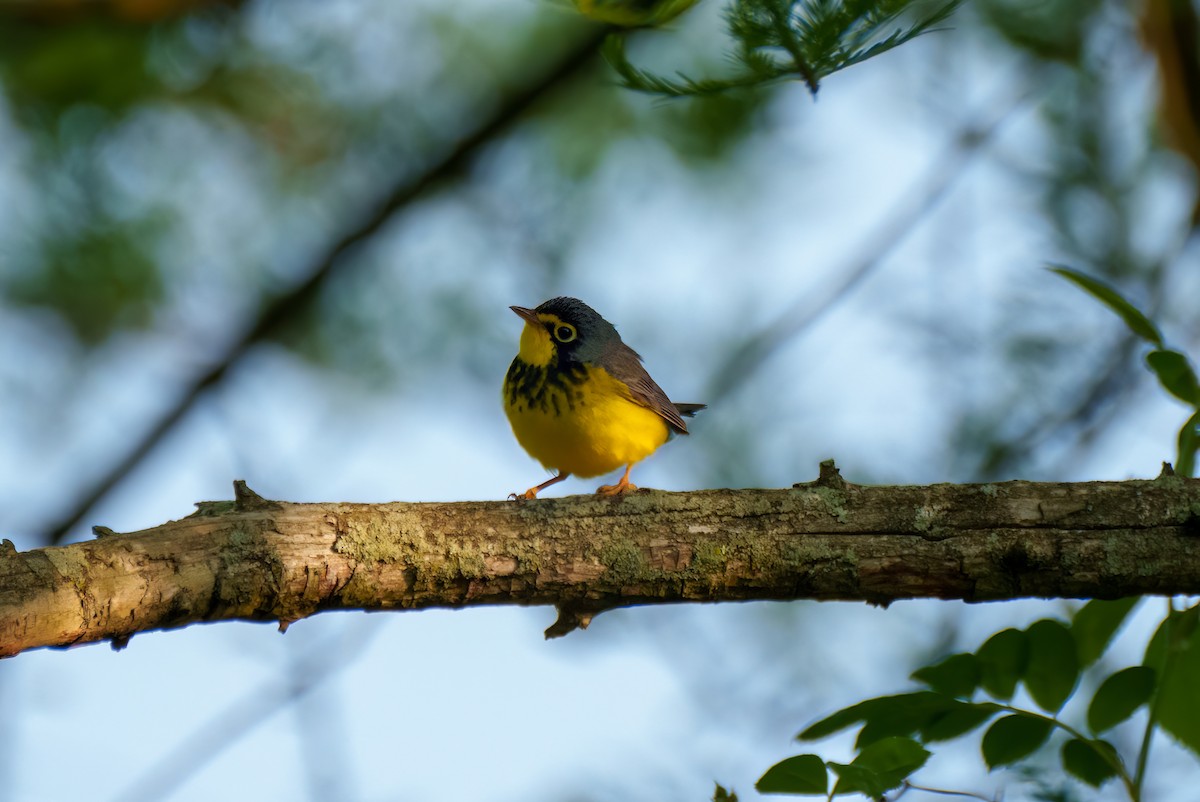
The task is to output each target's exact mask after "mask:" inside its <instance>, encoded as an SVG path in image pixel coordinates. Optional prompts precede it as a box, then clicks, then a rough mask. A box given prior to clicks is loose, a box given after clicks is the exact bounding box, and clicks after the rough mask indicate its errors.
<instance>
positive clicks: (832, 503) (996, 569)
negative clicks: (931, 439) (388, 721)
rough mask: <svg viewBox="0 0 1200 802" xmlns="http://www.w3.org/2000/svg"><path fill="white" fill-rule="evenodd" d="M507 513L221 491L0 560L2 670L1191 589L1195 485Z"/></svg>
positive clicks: (689, 498)
mask: <svg viewBox="0 0 1200 802" xmlns="http://www.w3.org/2000/svg"><path fill="white" fill-rule="evenodd" d="M823 467H824V468H825V470H823V471H822V477H821V478H820V479H819V480H817V481H816V482H813V483H811V484H804V485H797V486H795V487H793V488H791V489H786V490H710V491H700V492H694V493H662V492H640V493H635V494H632V495H629V496H625V497H621V498H616V499H600V498H597V497H591V496H575V497H570V498H563V499H545V500H537V501H532V502H525V503H515V502H458V503H427V504H411V503H393V504H292V503H287V502H274V501H266V500H264V499H261V498H259V497H258V496H257V495H255V494H254V493H252V492H251V491H249V490H247V489H246V488H245V485H244V483H237V484H236V485H235V489H236V490H237V500H236V501H234V502H206V503H202V504H200V505H199V507H200V510H199V511H198V512H197V513H196V514H194V515H192V516H190V517H188V518H185V519H183V520H181V521H173V522H170V523H167V524H164V525H162V526H159V527H156V528H154V529H150V530H146V531H144V532H137V533H133V534H128V535H115V534H112V533H109V532H108V531H107V530H100V532H99V533H100V534H102V535H103V536H102V537H99V538H98V539H96V540H92V541H89V542H85V543H76V544H72V545H69V546H60V547H52V548H44V549H32V550H30V551H26V552H17V551H16V550H15V549H14V548H12V545H11V544H9V543H7V541H6V542H5V543H4V544H3V547H0V656H9V655H14V654H18V653H20V652H22V651H25V650H26V649H33V648H38V647H42V646H71V645H75V644H80V643H88V642H93V641H99V640H109V639H111V640H113V641H114V643H116V644H118V645H120V644H123V643H124V642H125V641H127V640H128V639H129V638H130V637H131V636H132V635H134V634H135V633H139V632H146V631H149V630H158V629H176V628H179V627H184V626H187V625H188V624H192V623H199V622H212V621H228V620H244V621H278V622H279V623H280V624H281V626H282V627H284V628H286V626H287V624H289V623H291V622H292V621H296V620H298V619H301V618H305V617H307V616H310V615H313V614H314V613H317V612H319V611H322V610H334V609H343V610H388V609H424V608H433V607H451V608H459V607H466V606H475V605H494V604H519V605H554V606H555V607H557V608H558V610H559V612H560V618H559V621H558V622H557V623H556V624H554V625H553V626H551V627H550V629H549V630H547V635H561V634H565V633H566V632H568V631H570V630H571V629H575V628H579V627H586V626H587V624H588V623H589V622H590V620H591V619H592V618H593V617H594V616H595V615H597V614H599V613H601V612H603V611H605V610H609V609H613V608H616V607H627V606H632V605H639V604H662V603H671V602H685V601H692V602H715V601H750V600H791V599H825V600H857V601H867V602H870V603H874V604H888V603H890V602H892V601H895V600H897V599H913V598H941V599H965V600H967V601H987V600H1000V599H1015V598H1024V597H1066V598H1117V597H1120V596H1129V595H1138V594H1147V593H1154V594H1169V595H1175V594H1196V593H1200V537H1197V535H1198V534H1200V513H1198V512H1197V510H1200V479H1183V478H1180V477H1175V476H1171V475H1164V476H1162V477H1160V478H1159V479H1156V480H1154V481H1127V482H1089V483H1080V484H1062V483H1034V482H1006V483H1001V484H989V485H947V484H943V485H932V486H929V487H862V486H855V485H851V484H848V483H846V482H845V481H843V480H842V479H841V477H840V476H839V475H838V474H837V472H836V470H835V469H833V468H832V465H831V464H828V465H826V466H823Z"/></svg>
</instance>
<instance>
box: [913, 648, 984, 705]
mask: <svg viewBox="0 0 1200 802" xmlns="http://www.w3.org/2000/svg"><path fill="white" fill-rule="evenodd" d="M912 678H913V679H915V680H917V681H918V682H924V683H925V684H926V685H928V686H929V687H930V689H931V690H934V691H937V692H938V693H944V694H946V695H947V696H960V697H963V698H967V697H970V695H971V694H973V693H974V692H975V689H976V688H978V687H979V680H980V672H979V658H977V657H976V656H975V655H973V654H955V655H951V656H950V657H947V658H946V659H945V660H943V661H942V662H940V663H937V664H936V665H932V666H925V667H924V668H918V669H917V670H916V671H914V672H913V675H912Z"/></svg>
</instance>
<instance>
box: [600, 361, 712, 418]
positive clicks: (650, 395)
mask: <svg viewBox="0 0 1200 802" xmlns="http://www.w3.org/2000/svg"><path fill="white" fill-rule="evenodd" d="M599 362H600V367H602V368H604V369H605V370H607V371H608V372H609V374H610V375H611V376H613V377H614V378H616V379H618V380H620V381H622V382H624V383H625V385H626V386H628V387H629V394H630V396H631V397H632V398H633V400H634V401H635V402H637V403H639V404H641V405H642V406H644V407H647V408H649V409H651V410H653V411H654V412H656V413H658V415H660V416H661V417H662V419H663V420H665V421H666V422H667V425H669V426H670V427H671V428H672V429H674V430H675V431H676V432H678V433H679V434H687V433H688V430H687V424H686V423H684V422H683V418H682V417H680V415H679V410H678V409H676V408H675V405H674V404H672V403H671V399H669V398H667V394H666V393H665V392H663V389H662V388H661V387H659V386H658V384H657V383H656V382H655V381H654V379H652V378H650V374H649V373H647V372H646V368H644V367H643V366H642V358H641V357H640V356H638V353H637V351H634V350H633V349H632V348H630V347H629V346H628V345H626V344H625V343H623V342H618V343H617V344H616V346H615V347H612V348H609V349H607V351H606V353H605V354H604V355H603V356H602V357H601V358H600V360H599ZM692 406H694V405H692ZM692 411H693V412H694V411H695V410H692Z"/></svg>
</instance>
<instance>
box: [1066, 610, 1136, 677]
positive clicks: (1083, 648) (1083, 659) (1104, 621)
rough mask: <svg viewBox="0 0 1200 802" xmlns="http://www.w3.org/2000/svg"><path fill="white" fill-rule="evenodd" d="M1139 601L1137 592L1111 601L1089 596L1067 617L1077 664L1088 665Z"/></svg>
mask: <svg viewBox="0 0 1200 802" xmlns="http://www.w3.org/2000/svg"><path fill="white" fill-rule="evenodd" d="M1139 601H1140V598H1139V597H1137V596H1129V597H1127V598H1124V599H1116V600H1115V601H1107V600H1105V599H1093V600H1092V601H1090V602H1088V603H1087V604H1085V605H1083V607H1080V608H1079V611H1078V612H1076V613H1075V617H1074V618H1072V619H1071V635H1072V636H1073V637H1074V638H1075V656H1076V657H1077V658H1078V659H1079V665H1080V667H1086V666H1090V665H1091V664H1092V663H1094V662H1096V661H1097V660H1099V659H1100V655H1102V654H1104V650H1105V649H1107V648H1108V644H1109V642H1111V641H1112V639H1113V635H1115V634H1116V633H1117V630H1118V629H1120V628H1121V624H1123V623H1125V619H1126V618H1127V617H1128V616H1129V613H1130V611H1131V610H1133V608H1134V607H1135V606H1136V605H1137V603H1138V602H1139Z"/></svg>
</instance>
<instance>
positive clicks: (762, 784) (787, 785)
mask: <svg viewBox="0 0 1200 802" xmlns="http://www.w3.org/2000/svg"><path fill="white" fill-rule="evenodd" d="M754 787H755V788H757V789H758V790H759V792H760V793H764V794H821V795H824V794H826V793H828V788H829V770H828V769H826V768H825V761H823V760H821V758H819V757H817V756H816V755H796V756H795V757H789V758H788V759H786V760H781V761H779V762H778V763H776V764H775V765H774V766H772V767H771V768H769V769H767V772H766V774H764V775H763V776H762V777H760V778H759V780H758V782H757V783H755V784H754Z"/></svg>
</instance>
